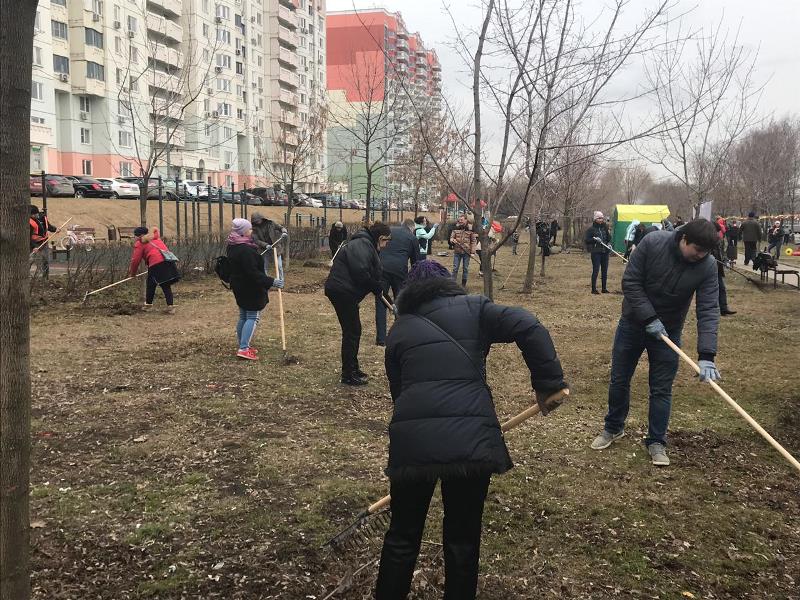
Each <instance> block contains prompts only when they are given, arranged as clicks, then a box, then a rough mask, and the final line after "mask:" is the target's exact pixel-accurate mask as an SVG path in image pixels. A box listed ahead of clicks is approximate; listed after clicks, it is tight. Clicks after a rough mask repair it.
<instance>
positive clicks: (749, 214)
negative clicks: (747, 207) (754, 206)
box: [747, 210, 756, 219]
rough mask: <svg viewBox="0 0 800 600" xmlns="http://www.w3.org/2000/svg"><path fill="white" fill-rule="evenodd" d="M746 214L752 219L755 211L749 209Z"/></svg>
mask: <svg viewBox="0 0 800 600" xmlns="http://www.w3.org/2000/svg"><path fill="white" fill-rule="evenodd" d="M747 216H748V217H750V218H751V219H753V218H755V216H756V213H754V212H753V211H752V210H751V211H750V212H749V213H747Z"/></svg>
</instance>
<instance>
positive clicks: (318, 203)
mask: <svg viewBox="0 0 800 600" xmlns="http://www.w3.org/2000/svg"><path fill="white" fill-rule="evenodd" d="M308 201H309V202H311V208H325V203H324V202H323V201H322V200H320V199H319V198H309V199H308Z"/></svg>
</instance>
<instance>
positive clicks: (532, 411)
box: [367, 389, 569, 514]
mask: <svg viewBox="0 0 800 600" xmlns="http://www.w3.org/2000/svg"><path fill="white" fill-rule="evenodd" d="M567 396H569V390H568V389H563V390H559V391H557V392H556V393H555V394H552V395H551V396H548V398H547V400H546V401H545V404H549V403H550V402H559V403H560V402H563V401H564V399H565V398H566V397H567ZM540 412H541V409H540V408H539V403H538V402H537V403H536V404H534V405H533V406H531V407H529V408H526V409H525V410H523V411H522V412H521V413H519V414H518V415H516V416H514V417H511V418H510V419H509V420H508V421H505V422H504V423H502V424H501V425H500V431H502V432H503V433H505V432H506V431H508V430H509V429H514V427H516V426H517V425H519V424H520V423H522V422H523V421H527V420H528V419H530V418H531V417H535V416H536V415H538V414H539V413H540ZM391 501H392V497H391V496H384V497H383V498H381V499H380V500H378V501H377V502H375V503H373V504H370V506H369V508H368V509H367V513H369V514H374V513H376V512H378V511H379V510H381V509H382V508H385V507H387V506H389V503H390V502H391Z"/></svg>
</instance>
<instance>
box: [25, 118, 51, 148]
mask: <svg viewBox="0 0 800 600" xmlns="http://www.w3.org/2000/svg"><path fill="white" fill-rule="evenodd" d="M53 141H54V140H53V130H52V128H50V127H48V126H47V125H40V124H38V123H31V144H34V145H40V146H52V145H53Z"/></svg>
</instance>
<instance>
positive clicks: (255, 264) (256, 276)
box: [226, 244, 275, 310]
mask: <svg viewBox="0 0 800 600" xmlns="http://www.w3.org/2000/svg"><path fill="white" fill-rule="evenodd" d="M226 254H227V256H228V263H229V265H230V269H231V289H232V290H233V295H234V296H235V297H236V304H237V305H238V306H239V308H243V309H244V310H264V307H265V306H266V305H267V304H268V303H269V293H268V292H269V289H270V288H271V287H272V283H273V282H274V281H275V280H274V279H273V278H272V277H269V276H267V275H266V274H265V273H264V257H263V256H261V254H259V252H258V249H257V248H256V247H255V246H251V245H250V244H228V247H227V249H226Z"/></svg>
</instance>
